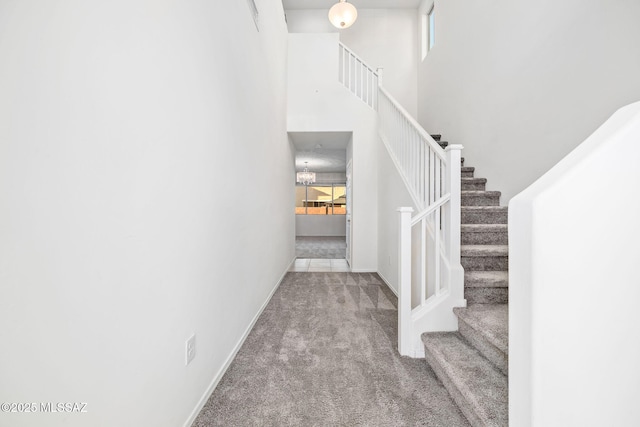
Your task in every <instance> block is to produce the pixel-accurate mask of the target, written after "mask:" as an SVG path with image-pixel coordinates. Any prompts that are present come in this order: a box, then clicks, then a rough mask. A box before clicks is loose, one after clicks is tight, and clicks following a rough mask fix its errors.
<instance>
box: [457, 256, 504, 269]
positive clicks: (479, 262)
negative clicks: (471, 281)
mask: <svg viewBox="0 0 640 427" xmlns="http://www.w3.org/2000/svg"><path fill="white" fill-rule="evenodd" d="M460 263H461V264H462V267H464V269H465V270H469V271H472V270H473V271H507V270H509V257H506V256H482V257H478V256H462V257H460Z"/></svg>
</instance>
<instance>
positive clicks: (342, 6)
mask: <svg viewBox="0 0 640 427" xmlns="http://www.w3.org/2000/svg"><path fill="white" fill-rule="evenodd" d="M357 17H358V11H357V10H356V8H355V6H354V5H352V4H351V3H347V0H340V1H339V2H338V3H336V4H334V5H333V6H332V7H331V9H329V21H331V23H332V24H333V26H334V27H336V28H341V29H342V28H349V27H350V26H352V25H353V23H354V22H356V18H357Z"/></svg>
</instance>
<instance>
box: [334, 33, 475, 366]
mask: <svg viewBox="0 0 640 427" xmlns="http://www.w3.org/2000/svg"><path fill="white" fill-rule="evenodd" d="M339 46H340V47H339V55H340V58H339V81H340V83H342V84H343V85H344V86H345V87H346V88H347V89H349V90H350V91H351V92H352V93H353V94H354V95H356V96H357V97H358V98H360V99H361V100H362V101H364V102H365V103H366V104H367V105H369V106H370V107H371V108H373V109H374V110H377V111H378V123H379V133H380V137H381V139H382V141H383V143H384V145H385V147H386V148H387V151H388V152H389V156H390V157H391V159H392V160H393V162H394V164H395V166H396V168H397V169H398V172H399V173H400V176H401V177H402V179H403V181H404V183H405V186H406V188H407V189H408V191H409V194H410V195H411V197H412V199H413V202H414V204H415V206H416V208H417V209H418V212H417V213H416V214H415V215H414V216H413V217H412V213H413V212H414V210H413V208H410V207H402V208H399V209H398V211H399V213H400V230H399V236H400V242H399V262H398V270H399V277H398V287H399V289H398V351H399V352H400V354H401V355H405V356H412V357H422V356H423V355H424V347H423V346H422V344H421V341H420V335H421V334H422V333H423V332H430V331H453V330H457V329H458V321H457V318H456V316H455V314H454V313H453V308H454V307H460V306H465V305H466V301H465V300H464V270H463V269H462V266H461V264H460V185H461V182H460V166H461V164H460V161H461V158H460V155H461V150H462V146H461V145H450V146H448V147H447V149H446V150H443V149H442V147H440V145H438V143H437V142H436V141H435V140H434V139H433V138H432V137H431V136H430V135H429V134H428V133H427V132H426V131H425V130H424V129H423V128H422V127H421V126H420V125H419V124H418V122H417V121H416V120H415V119H414V118H413V117H411V115H410V114H409V113H407V111H406V110H405V109H404V108H402V106H401V105H400V104H399V103H398V102H397V101H396V100H395V99H394V98H393V97H392V96H391V95H390V94H389V92H387V91H386V90H385V89H384V88H383V87H382V84H381V80H382V76H381V74H380V73H379V72H376V71H374V69H373V68H372V67H369V66H368V65H367V64H365V62H364V61H362V60H361V59H360V58H359V57H358V56H357V55H356V54H355V53H353V52H352V51H351V50H349V49H348V48H347V47H346V46H344V45H343V44H342V43H340V44H339Z"/></svg>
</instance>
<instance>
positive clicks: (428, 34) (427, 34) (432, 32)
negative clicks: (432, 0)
mask: <svg viewBox="0 0 640 427" xmlns="http://www.w3.org/2000/svg"><path fill="white" fill-rule="evenodd" d="M421 29H422V43H421V44H422V46H421V47H422V49H421V50H422V60H423V61H424V59H425V58H426V57H427V53H429V51H430V50H431V49H432V48H433V45H434V44H435V42H436V14H435V4H432V5H431V7H430V8H429V9H428V12H426V13H425V14H423V15H422V22H421Z"/></svg>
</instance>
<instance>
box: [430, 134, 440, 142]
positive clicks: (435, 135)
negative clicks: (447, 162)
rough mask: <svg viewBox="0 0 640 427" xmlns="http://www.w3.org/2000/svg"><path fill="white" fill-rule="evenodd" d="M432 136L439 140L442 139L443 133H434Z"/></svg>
mask: <svg viewBox="0 0 640 427" xmlns="http://www.w3.org/2000/svg"><path fill="white" fill-rule="evenodd" d="M431 138H433V139H434V140H435V141H436V142H437V141H440V138H442V135H440V134H439V133H434V134H431Z"/></svg>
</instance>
